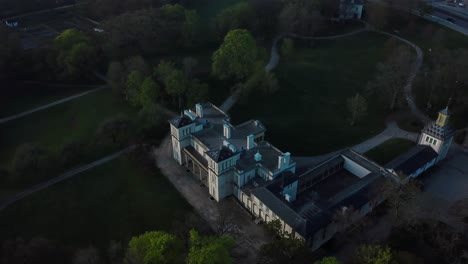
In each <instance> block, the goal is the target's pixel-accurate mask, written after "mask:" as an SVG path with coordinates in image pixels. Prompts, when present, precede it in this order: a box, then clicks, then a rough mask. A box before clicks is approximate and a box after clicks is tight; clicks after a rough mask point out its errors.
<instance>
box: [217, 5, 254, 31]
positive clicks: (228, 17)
mask: <svg viewBox="0 0 468 264" xmlns="http://www.w3.org/2000/svg"><path fill="white" fill-rule="evenodd" d="M254 20H255V13H254V10H253V8H252V6H251V5H250V3H248V2H239V3H237V4H234V5H232V6H229V7H227V8H225V9H224V10H222V11H221V12H220V13H219V14H218V15H217V16H216V20H215V23H216V30H217V34H218V36H219V38H220V39H222V38H223V37H224V36H225V35H226V33H228V32H229V31H231V30H234V29H252V23H253V22H254Z"/></svg>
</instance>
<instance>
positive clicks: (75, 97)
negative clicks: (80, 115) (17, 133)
mask: <svg viewBox="0 0 468 264" xmlns="http://www.w3.org/2000/svg"><path fill="white" fill-rule="evenodd" d="M106 87H107V86H101V87H98V88H95V89H92V90H88V91H86V92H83V93H79V94H75V95H72V96H69V97H66V98H63V99H60V100H58V101H55V102H52V103H50V104H46V105H43V106H39V107H37V108H34V109H31V110H28V111H26V112H23V113H20V114H16V115H12V116H9V117H5V118H0V124H4V123H6V122H9V121H13V120H16V119H18V118H21V117H24V116H27V115H30V114H32V113H35V112H38V111H42V110H44V109H47V108H50V107H52V106H56V105H59V104H63V103H66V102H68V101H71V100H75V99H77V98H80V97H82V96H85V95H88V94H90V93H94V92H97V91H100V90H102V89H104V88H106Z"/></svg>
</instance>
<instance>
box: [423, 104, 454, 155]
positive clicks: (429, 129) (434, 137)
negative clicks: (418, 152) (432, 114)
mask: <svg viewBox="0 0 468 264" xmlns="http://www.w3.org/2000/svg"><path fill="white" fill-rule="evenodd" d="M450 115H451V113H450V110H449V109H448V105H447V107H446V108H445V109H442V110H440V111H439V116H438V117H437V120H436V121H432V122H430V123H428V124H427V125H426V126H425V127H424V128H423V130H422V131H421V134H420V136H419V140H418V144H420V145H428V146H430V147H432V148H433V149H434V150H435V151H436V152H437V153H438V154H439V157H438V158H437V162H439V161H441V160H443V159H445V157H446V156H447V153H448V151H449V149H450V145H451V144H452V141H453V136H454V134H455V131H454V130H453V129H452V128H451V127H450V125H449V119H450Z"/></svg>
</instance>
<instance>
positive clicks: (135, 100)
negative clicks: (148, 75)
mask: <svg viewBox="0 0 468 264" xmlns="http://www.w3.org/2000/svg"><path fill="white" fill-rule="evenodd" d="M143 81H144V76H143V74H141V72H139V71H132V72H131V73H130V74H129V75H128V77H127V83H126V93H125V94H126V98H127V100H128V102H130V104H131V105H132V106H140V105H141V102H140V98H141V86H142V84H143Z"/></svg>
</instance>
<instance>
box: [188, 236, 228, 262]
mask: <svg viewBox="0 0 468 264" xmlns="http://www.w3.org/2000/svg"><path fill="white" fill-rule="evenodd" d="M234 244H235V242H234V240H233V239H232V238H231V237H229V236H221V237H203V236H200V235H199V234H198V232H197V231H195V230H191V231H190V251H189V255H188V259H187V263H188V264H230V263H233V259H232V257H231V256H230V254H229V252H230V250H231V249H232V248H233V246H234Z"/></svg>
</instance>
